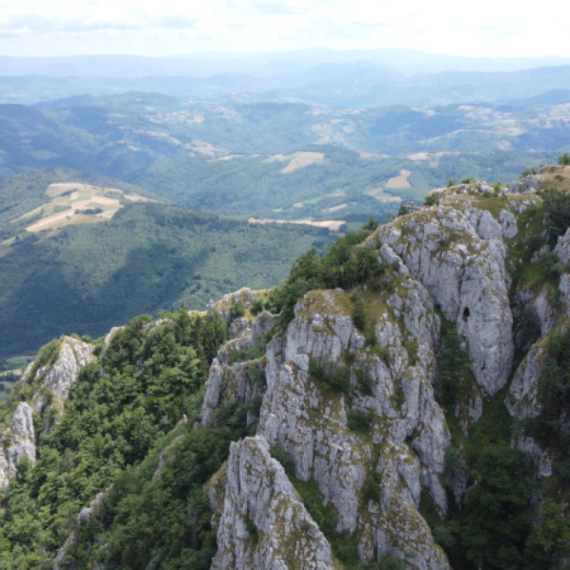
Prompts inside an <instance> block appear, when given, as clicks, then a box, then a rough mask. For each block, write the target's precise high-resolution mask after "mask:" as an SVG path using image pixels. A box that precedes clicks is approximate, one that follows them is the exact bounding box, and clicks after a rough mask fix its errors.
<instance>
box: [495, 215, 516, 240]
mask: <svg viewBox="0 0 570 570" xmlns="http://www.w3.org/2000/svg"><path fill="white" fill-rule="evenodd" d="M499 224H501V229H502V231H503V237H505V238H507V239H512V238H514V237H516V235H517V234H518V233H519V230H518V225H517V219H516V217H515V215H514V214H513V213H512V212H509V211H508V210H501V211H500V212H499Z"/></svg>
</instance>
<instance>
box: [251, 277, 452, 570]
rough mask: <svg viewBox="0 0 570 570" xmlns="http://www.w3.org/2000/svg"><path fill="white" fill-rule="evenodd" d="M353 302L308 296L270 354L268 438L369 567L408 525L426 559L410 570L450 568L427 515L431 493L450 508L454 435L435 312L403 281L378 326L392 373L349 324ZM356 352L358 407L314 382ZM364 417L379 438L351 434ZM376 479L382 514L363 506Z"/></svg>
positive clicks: (410, 543) (263, 423)
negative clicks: (364, 381) (357, 416)
mask: <svg viewBox="0 0 570 570" xmlns="http://www.w3.org/2000/svg"><path fill="white" fill-rule="evenodd" d="M343 295H345V294H344V293H343V292H342V291H318V292H313V293H310V294H308V295H307V296H306V297H305V299H303V301H302V302H300V303H299V304H298V305H297V307H296V315H297V316H296V318H295V320H293V321H292V322H291V324H290V325H289V327H288V329H287V332H286V334H285V336H284V337H283V338H282V339H277V341H276V342H274V343H270V344H269V345H268V347H267V354H266V356H267V368H266V372H267V392H266V394H265V396H264V399H263V404H262V408H261V415H260V422H259V428H258V433H259V434H260V435H262V436H264V437H265V438H266V439H267V441H269V442H270V443H271V444H277V445H279V446H280V447H282V448H283V449H284V450H285V451H286V452H287V453H288V454H289V455H290V456H291V457H292V459H293V461H294V464H295V470H296V475H297V477H299V478H300V479H302V480H305V481H306V480H308V479H310V478H313V479H314V480H315V481H316V482H317V484H318V486H319V489H320V490H321V492H322V494H323V500H324V503H325V504H332V505H333V506H334V507H335V508H336V510H337V511H338V512H339V514H340V520H339V523H338V526H337V530H338V531H340V532H342V531H346V532H349V533H352V532H354V531H359V534H360V535H361V536H362V538H361V540H360V543H359V545H358V546H359V550H360V553H361V556H362V558H363V560H365V561H366V562H370V561H372V559H373V556H374V552H384V551H386V550H388V549H389V548H388V545H390V544H392V543H393V542H394V540H395V537H396V536H398V533H399V532H400V531H401V527H400V525H403V526H406V528H408V526H409V528H410V529H412V528H413V529H414V532H411V531H410V532H408V533H407V534H406V536H405V543H406V548H407V549H408V550H412V551H414V552H416V557H415V558H414V559H413V564H412V566H410V567H411V568H446V567H447V562H446V560H445V557H444V556H443V555H441V553H440V551H439V550H438V549H437V548H436V547H435V545H434V543H433V538H432V537H431V533H430V531H429V528H428V527H427V525H426V524H425V522H424V521H423V519H422V518H421V516H419V514H418V512H417V508H418V506H419V500H420V490H421V487H422V485H423V486H425V487H427V488H428V489H429V490H430V492H431V495H432V497H433V498H434V501H435V502H436V504H437V505H439V507H440V509H441V510H442V511H445V509H446V506H447V505H446V497H445V493H444V491H443V489H442V487H441V484H440V482H439V478H438V474H440V473H441V472H442V471H443V466H444V454H445V448H446V447H447V445H448V444H449V434H448V432H447V429H446V427H445V419H444V416H443V413H442V411H441V409H440V407H439V405H438V404H437V402H436V401H435V398H434V394H433V388H432V385H431V381H430V379H431V378H432V377H433V373H434V370H435V360H434V349H435V345H436V342H437V335H438V330H439V320H438V318H437V316H436V315H435V314H434V313H433V303H432V302H431V300H430V297H429V295H428V294H427V292H426V291H425V289H424V288H423V287H422V286H421V285H420V284H419V283H417V282H416V281H414V280H412V279H409V278H408V279H406V278H404V277H402V278H401V281H400V287H399V288H398V291H397V293H394V294H393V295H392V296H391V297H390V298H389V299H387V301H386V306H385V312H384V313H383V314H382V315H381V317H380V318H379V320H378V322H377V325H376V338H377V342H378V344H379V345H380V346H381V347H382V348H383V349H385V351H386V352H387V354H389V364H387V363H386V362H385V361H384V360H383V359H382V358H379V357H378V356H376V355H375V354H373V353H371V352H370V351H369V349H368V348H366V346H365V342H364V338H363V337H362V335H361V334H360V333H359V331H358V330H357V329H356V328H355V327H354V325H353V323H352V319H351V318H350V317H349V316H347V315H343V314H339V311H342V306H343V301H342V297H343ZM410 343H411V345H412V346H413V347H415V354H412V352H414V351H413V350H412V348H411V347H410ZM348 352H350V353H351V354H353V355H354V356H353V357H352V358H353V359H354V365H353V366H352V373H351V382H352V384H353V386H354V389H355V393H354V396H352V397H350V398H349V397H348V396H347V395H346V394H343V393H340V394H339V393H335V392H332V391H331V390H329V389H327V388H326V387H325V386H323V385H322V384H320V383H319V382H318V381H316V380H315V379H314V378H312V377H311V375H310V374H309V363H310V360H311V359H314V360H317V361H320V362H322V363H329V365H330V363H337V364H338V365H342V362H343V359H344V358H345V355H346V354H347V353H348ZM359 369H363V370H365V371H366V373H367V374H368V375H369V378H370V381H371V383H372V385H371V387H370V389H371V391H370V392H369V393H363V392H362V391H361V388H360V387H359V384H358V380H357V375H358V372H357V371H358V370H359ZM355 411H358V412H360V413H365V414H370V415H369V417H370V418H371V425H370V438H367V437H363V436H362V435H359V434H358V433H356V432H354V431H352V430H351V429H349V427H348V420H349V417H350V416H351V414H354V412H355ZM374 418H377V419H374ZM406 439H408V441H410V440H411V447H409V446H408V445H407V444H406V443H405V442H406ZM374 470H376V471H377V473H378V474H379V475H380V477H381V480H382V489H383V499H382V502H381V503H380V504H378V503H376V502H374V501H368V502H366V501H364V502H363V501H362V488H363V486H364V483H365V481H366V480H367V478H368V477H370V476H371V471H374ZM395 520H397V521H398V523H397V524H394V521H395ZM416 531H417V532H416ZM402 540H404V539H402ZM402 548H403V547H402ZM402 555H403V554H402ZM407 562H408V563H409V561H407Z"/></svg>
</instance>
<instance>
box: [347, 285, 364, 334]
mask: <svg viewBox="0 0 570 570" xmlns="http://www.w3.org/2000/svg"><path fill="white" fill-rule="evenodd" d="M350 300H351V301H352V321H353V322H354V326H355V327H356V328H357V329H358V330H359V331H361V332H362V331H363V330H364V328H365V327H366V313H365V312H364V303H363V302H362V297H360V296H359V295H358V294H357V293H353V294H352V295H351V296H350Z"/></svg>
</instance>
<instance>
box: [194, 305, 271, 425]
mask: <svg viewBox="0 0 570 570" xmlns="http://www.w3.org/2000/svg"><path fill="white" fill-rule="evenodd" d="M275 319H276V316H275V315H272V314H271V313H268V312H267V311H264V312H263V313H262V314H261V315H259V316H258V317H257V319H256V320H255V322H254V323H251V321H247V326H242V327H241V330H242V333H241V335H240V336H238V337H236V338H232V339H231V340H230V341H229V342H228V343H227V344H226V345H224V346H223V347H222V348H221V349H220V350H219V351H218V355H217V357H216V358H214V360H213V361H212V364H211V366H210V371H209V375H208V381H207V382H206V393H205V395H204V403H203V404H202V411H201V418H202V423H203V424H204V425H205V426H209V425H212V423H213V421H214V419H215V411H216V409H217V408H219V407H220V406H222V405H224V404H228V403H230V402H238V403H240V404H243V403H245V402H249V401H251V400H253V399H255V398H259V397H261V395H262V394H263V393H264V392H265V383H266V380H265V357H261V358H256V359H253V360H249V361H247V362H232V360H233V358H234V357H235V355H236V353H238V352H239V351H242V350H247V349H250V348H252V347H253V346H255V345H256V343H259V342H261V341H262V337H263V336H264V335H265V334H266V333H267V331H268V330H269V329H270V328H271V327H272V326H273V324H274V323H275ZM240 320H242V319H240ZM234 322H235V321H234ZM256 420H257V418H256V417H253V416H251V417H249V416H248V422H253V421H256Z"/></svg>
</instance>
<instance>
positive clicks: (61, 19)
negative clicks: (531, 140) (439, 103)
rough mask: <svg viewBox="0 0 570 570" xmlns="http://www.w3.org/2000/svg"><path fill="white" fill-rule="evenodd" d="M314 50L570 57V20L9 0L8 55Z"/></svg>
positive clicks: (0, 20)
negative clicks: (569, 36)
mask: <svg viewBox="0 0 570 570" xmlns="http://www.w3.org/2000/svg"><path fill="white" fill-rule="evenodd" d="M557 14H558V15H560V17H557ZM309 47H325V48H333V49H339V50H346V49H359V50H361V49H362V50H365V49H374V48H384V47H394V48H410V49H418V50H422V51H428V52H433V53H442V54H450V55H459V56H469V57H489V56H490V57H542V56H561V57H570V41H568V21H567V19H566V18H565V17H564V16H563V14H560V3H559V2H558V1H556V3H555V1H554V0H542V1H541V2H540V5H539V6H537V4H536V3H534V2H533V3H530V2H521V1H520V0H517V1H516V2H515V1H513V0H499V1H497V0H478V1H477V2H468V3H465V2H457V0H432V1H431V2H426V1H425V0H406V1H405V2H404V1H402V0H199V1H198V0H158V1H157V0H152V1H150V0H57V1H54V0H19V1H18V2H9V1H8V0H0V55H4V56H6V55H8V56H55V55H76V54H134V55H143V56H170V55H187V54H195V53H200V52H205V51H217V52H244V53H248V52H249V53H252V52H253V53H255V52H268V51H284V50H296V49H303V48H309Z"/></svg>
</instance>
